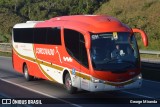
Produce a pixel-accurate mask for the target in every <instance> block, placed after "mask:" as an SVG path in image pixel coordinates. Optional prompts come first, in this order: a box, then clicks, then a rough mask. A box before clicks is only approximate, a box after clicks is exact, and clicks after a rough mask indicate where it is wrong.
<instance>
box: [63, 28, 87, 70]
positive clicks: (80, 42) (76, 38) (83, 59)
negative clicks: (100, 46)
mask: <svg viewBox="0 0 160 107" xmlns="http://www.w3.org/2000/svg"><path fill="white" fill-rule="evenodd" d="M64 41H65V46H66V50H67V52H68V53H69V54H70V55H71V57H73V58H74V59H76V60H77V61H78V62H79V63H81V64H82V65H84V66H86V67H88V58H87V51H86V48H85V40H84V37H83V35H82V34H81V33H79V32H77V31H74V30H69V29H64Z"/></svg>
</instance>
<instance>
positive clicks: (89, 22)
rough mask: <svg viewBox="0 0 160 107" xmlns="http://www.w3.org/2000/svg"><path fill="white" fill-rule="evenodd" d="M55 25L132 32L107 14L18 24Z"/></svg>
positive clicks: (94, 31) (19, 25)
mask: <svg viewBox="0 0 160 107" xmlns="http://www.w3.org/2000/svg"><path fill="white" fill-rule="evenodd" d="M25 26H26V27H31V26H33V27H55V26H59V27H60V26H63V27H66V28H74V29H76V28H80V29H84V30H87V31H89V32H92V33H99V32H130V31H131V29H130V28H129V27H128V26H126V25H125V24H123V23H121V22H120V21H119V20H118V19H116V18H113V17H111V16H106V15H71V16H60V17H55V18H51V19H49V20H46V21H30V22H29V23H22V24H17V25H15V26H14V28H19V27H25Z"/></svg>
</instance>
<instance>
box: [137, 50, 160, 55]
mask: <svg viewBox="0 0 160 107" xmlns="http://www.w3.org/2000/svg"><path fill="white" fill-rule="evenodd" d="M139 52H140V54H149V55H157V57H160V51H152V50H140V51H139Z"/></svg>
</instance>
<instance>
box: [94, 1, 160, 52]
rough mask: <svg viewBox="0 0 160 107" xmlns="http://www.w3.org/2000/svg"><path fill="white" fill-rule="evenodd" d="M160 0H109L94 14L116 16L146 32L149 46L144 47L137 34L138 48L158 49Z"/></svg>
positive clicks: (159, 41)
mask: <svg viewBox="0 0 160 107" xmlns="http://www.w3.org/2000/svg"><path fill="white" fill-rule="evenodd" d="M159 9H160V0H109V2H106V3H104V4H103V5H102V6H101V7H100V8H99V9H98V10H97V11H96V12H95V13H94V14H105V15H110V16H113V17H116V18H118V19H119V20H120V21H122V22H123V23H125V24H127V25H129V26H130V27H132V28H139V29H142V30H144V31H145V32H146V34H147V35H148V38H149V46H148V47H147V48H145V47H144V46H143V44H142V41H141V39H140V37H139V36H137V39H138V44H139V47H140V49H145V50H146V49H147V50H157V51H160V12H159Z"/></svg>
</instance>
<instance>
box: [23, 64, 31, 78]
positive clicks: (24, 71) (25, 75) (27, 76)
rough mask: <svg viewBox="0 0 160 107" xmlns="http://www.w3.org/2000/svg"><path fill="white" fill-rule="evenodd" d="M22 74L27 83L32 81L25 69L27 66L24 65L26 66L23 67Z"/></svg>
mask: <svg viewBox="0 0 160 107" xmlns="http://www.w3.org/2000/svg"><path fill="white" fill-rule="evenodd" d="M23 73H24V78H25V79H26V80H27V81H31V80H33V76H30V75H29V73H28V68H27V65H26V64H25V65H24V66H23Z"/></svg>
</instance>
